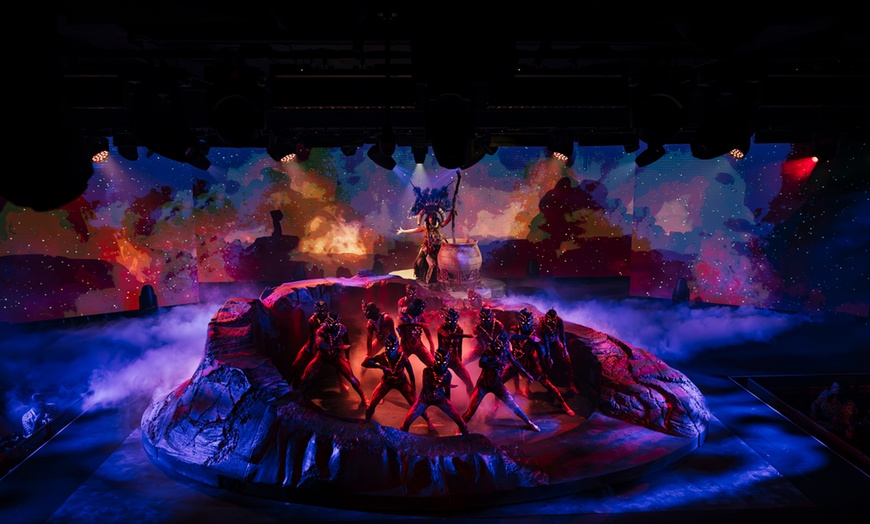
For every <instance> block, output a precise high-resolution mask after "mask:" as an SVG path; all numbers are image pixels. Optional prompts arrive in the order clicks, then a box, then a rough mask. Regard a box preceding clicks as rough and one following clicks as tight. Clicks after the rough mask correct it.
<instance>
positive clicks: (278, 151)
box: [266, 140, 310, 164]
mask: <svg viewBox="0 0 870 524" xmlns="http://www.w3.org/2000/svg"><path fill="white" fill-rule="evenodd" d="M300 152H301V153H303V154H304V155H305V158H302V155H300ZM266 153H268V154H269V156H270V157H271V158H272V160H274V161H275V162H281V163H282V164H288V163H290V162H293V161H294V160H296V161H298V162H304V161H305V160H308V153H310V149H306V148H305V147H304V146H302V144H299V143H297V142H296V141H294V140H280V141H278V142H275V143H273V144H269V145H268V146H267V147H266Z"/></svg>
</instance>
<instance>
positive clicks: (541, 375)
mask: <svg viewBox="0 0 870 524" xmlns="http://www.w3.org/2000/svg"><path fill="white" fill-rule="evenodd" d="M518 315H519V321H518V322H517V324H516V325H514V326H511V335H510V344H511V352H512V353H513V355H514V358H515V359H516V361H517V362H519V363H520V364H521V365H522V367H523V368H525V369H526V371H528V372H529V373H530V374H531V375H532V376H533V377H535V380H536V381H537V382H538V383H539V384H541V385H542V386H544V388H545V389H546V390H547V392H549V393H550V395H551V396H552V398H553V400H554V401H555V402H557V403H558V404H559V406H561V408H562V410H563V411H565V413H566V414H567V415H568V416H569V417H573V416H574V410H572V409H571V407H570V406H569V405H568V403H567V402H565V398H564V397H563V396H562V393H561V392H560V391H559V388H557V387H556V386H555V385H554V384H553V383H552V382H550V378H549V377H548V376H547V373H546V372H545V371H544V366H542V362H546V361H549V360H550V356H549V355H547V354H546V351H545V350H544V348H543V346H542V345H541V339H540V338H539V337H538V335H537V334H536V333H535V321H534V315H533V313H532V312H531V310H529V309H528V308H523V309H521V310H520V311H519V314H518ZM519 378H520V369H519V368H518V367H517V366H515V365H514V364H512V363H511V364H509V365H508V366H507V367H506V368H505V369H504V371H503V372H502V375H501V379H502V382H505V383H507V382H508V381H509V380H511V379H517V380H518V379H519ZM515 383H516V382H515ZM517 390H518V391H519V392H520V394H521V395H523V396H524V397H526V398H528V397H529V386H528V383H525V387H524V388H520V386H519V384H517ZM497 410H498V402H496V403H495V404H493V408H492V415H495V412H496V411H497Z"/></svg>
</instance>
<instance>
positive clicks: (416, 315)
mask: <svg viewBox="0 0 870 524" xmlns="http://www.w3.org/2000/svg"><path fill="white" fill-rule="evenodd" d="M425 312H426V301H425V300H423V299H422V298H420V297H417V298H415V299H414V300H412V301H411V303H410V304H409V305H407V306H405V307H404V308H403V309H402V313H401V315H400V316H399V323H398V324H397V325H396V331H397V332H398V333H399V343H400V344H401V346H402V351H404V352H405V354H406V355H408V356H409V357H410V356H411V355H415V356H416V357H417V358H419V359H420V362H422V363H423V365H424V366H431V365H432V363H433V362H435V358H434V356H433V355H432V351H433V349H434V347H435V344H434V342H433V341H432V332H431V331H430V330H429V325H428V324H427V323H426V320H425V318H424V316H423V314H424V313H425ZM424 335H425V336H426V345H424V344H423V336H424Z"/></svg>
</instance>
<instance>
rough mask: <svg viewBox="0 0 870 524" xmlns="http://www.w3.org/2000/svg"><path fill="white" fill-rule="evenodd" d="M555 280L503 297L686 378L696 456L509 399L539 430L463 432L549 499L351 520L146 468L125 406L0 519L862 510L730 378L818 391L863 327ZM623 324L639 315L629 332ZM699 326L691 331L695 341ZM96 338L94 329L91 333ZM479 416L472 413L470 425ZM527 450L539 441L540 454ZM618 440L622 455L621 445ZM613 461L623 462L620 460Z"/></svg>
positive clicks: (713, 516)
mask: <svg viewBox="0 0 870 524" xmlns="http://www.w3.org/2000/svg"><path fill="white" fill-rule="evenodd" d="M566 284H567V283H565V282H561V283H559V285H558V286H554V285H553V283H547V282H536V281H523V282H513V283H510V284H509V285H508V287H507V288H506V294H507V295H509V296H510V295H512V294H516V295H517V296H519V295H522V298H523V299H528V298H531V299H536V300H537V299H540V300H543V301H544V302H553V301H558V302H559V304H560V305H561V304H564V306H560V307H563V309H565V311H566V313H568V308H569V306H568V304H574V306H571V307H572V310H571V312H570V314H571V315H574V316H575V319H576V320H577V321H580V322H581V323H587V324H592V323H593V322H598V323H599V324H598V325H599V326H600V329H602V330H603V331H607V332H611V333H614V334H616V335H618V336H620V337H621V338H623V339H626V340H630V341H631V342H632V343H633V344H637V345H638V346H639V347H646V348H648V349H650V350H651V351H654V352H656V353H657V354H659V355H660V356H661V357H662V358H663V359H664V360H666V361H667V362H668V363H669V364H670V365H672V366H673V367H675V368H676V369H679V370H681V371H682V372H684V373H686V375H687V376H688V377H689V378H690V379H691V380H692V381H693V382H694V383H695V384H696V385H697V386H698V387H699V389H700V390H701V391H702V393H703V394H704V396H705V398H706V400H707V403H708V406H709V408H710V410H711V412H712V415H713V416H712V418H711V420H710V424H709V428H708V430H707V433H706V435H705V438H704V439H703V442H701V443H695V444H700V445H695V444H692V443H686V445H685V446H682V447H679V446H677V448H676V449H674V450H659V454H658V455H657V456H656V457H655V459H654V460H644V461H642V462H641V463H639V464H638V465H637V467H636V468H633V467H631V466H630V465H629V466H626V465H625V464H624V463H623V464H619V463H618V453H617V455H613V454H612V453H613V450H614V449H616V450H618V449H619V448H618V447H617V448H612V447H611V446H612V445H613V442H614V441H617V442H619V441H620V439H619V438H615V436H616V435H619V434H620V432H621V431H630V428H628V429H627V428H625V427H623V425H622V423H620V422H619V421H615V420H613V419H609V418H608V417H604V416H601V415H600V414H598V413H596V414H593V415H592V416H590V417H589V418H588V419H584V420H581V419H580V418H572V417H567V415H564V414H563V413H561V412H560V411H559V410H558V408H555V407H554V406H552V405H551V404H550V403H549V402H548V401H547V399H546V398H545V396H544V394H543V392H542V391H541V390H540V389H536V388H535V387H534V386H533V388H532V391H533V395H532V396H531V399H530V400H528V401H526V400H525V399H521V400H522V401H523V404H522V405H524V406H525V407H526V408H527V410H528V411H529V412H530V414H532V413H534V416H533V418H535V420H536V421H538V420H543V421H544V423H543V424H539V425H541V426H542V429H543V431H542V432H541V433H534V432H529V431H527V430H524V429H522V424H521V423H519V421H517V420H516V419H514V418H513V417H512V415H511V414H509V413H506V412H504V411H502V412H500V414H499V416H498V417H497V419H496V420H495V421H494V423H493V424H488V423H486V421H484V420H482V419H483V417H480V419H478V418H477V417H476V418H475V419H474V420H473V421H472V427H473V429H474V430H475V431H481V432H486V433H487V434H488V435H490V436H491V437H492V438H494V439H501V438H510V439H519V440H520V441H521V442H524V443H526V444H528V446H524V449H527V450H528V452H529V453H531V454H534V453H540V454H543V455H547V456H548V457H550V458H552V457H553V456H555V457H564V461H563V462H561V463H560V462H559V461H554V460H550V463H551V464H553V465H554V467H555V465H559V464H561V465H563V466H564V467H566V468H568V469H570V470H571V471H572V472H574V473H572V474H573V475H575V476H576V477H577V479H576V481H575V482H565V483H561V484H559V485H558V489H554V490H552V491H550V492H547V493H538V494H536V496H533V497H531V498H529V499H526V500H522V499H520V500H511V498H510V497H505V498H504V499H503V500H500V501H498V503H497V504H492V505H487V506H486V507H481V508H475V509H469V510H463V511H456V512H448V513H443V512H438V511H437V508H434V509H433V508H420V510H419V511H413V510H410V509H408V508H403V509H402V510H401V511H399V512H396V511H391V510H390V509H389V508H383V510H380V511H370V510H369V511H361V510H356V509H350V508H335V507H324V506H322V505H310V504H303V503H296V502H282V501H274V500H267V499H263V498H260V497H251V496H246V495H240V494H238V493H234V492H231V491H227V490H221V489H216V488H212V487H208V486H205V485H202V484H200V483H197V482H194V481H191V480H189V479H185V478H181V477H178V476H174V475H172V474H171V472H167V471H163V470H161V469H160V468H158V467H157V466H155V464H153V463H152V462H151V461H150V460H149V459H148V457H147V456H146V454H145V452H144V449H143V446H142V435H141V430H140V429H139V417H140V416H141V413H142V412H143V410H144V407H145V406H146V405H147V403H148V401H149V400H150V399H147V398H143V397H141V396H140V397H138V398H132V399H126V400H125V402H124V403H119V404H118V405H112V406H108V407H104V408H100V409H92V410H89V411H86V412H85V413H83V414H82V415H81V416H80V417H78V418H77V419H75V420H74V421H73V422H72V423H71V424H70V425H68V426H67V427H65V428H64V429H63V430H62V431H61V432H60V433H59V434H57V435H56V436H55V437H54V438H52V439H51V440H50V441H49V442H47V443H46V444H45V445H43V446H42V447H41V448H40V449H38V450H37V451H36V453H34V454H33V455H31V456H30V457H29V458H28V459H27V460H25V461H24V462H22V463H21V464H20V465H19V466H17V467H16V468H15V469H13V470H12V471H10V472H9V473H8V474H7V475H6V476H4V477H3V478H2V480H0V494H2V500H3V504H2V509H0V519H2V521H3V522H28V523H29V522H190V521H194V520H200V519H203V520H208V521H211V522H286V521H288V520H289V521H294V522H312V521H350V522H366V521H382V520H394V519H403V520H404V519H414V520H443V519H449V520H460V521H462V520H489V521H508V520H510V521H523V522H568V521H570V522H641V521H644V522H647V521H659V520H665V519H667V520H668V521H671V522H697V521H699V520H701V519H703V520H705V521H709V522H737V521H740V522H761V521H765V522H766V521H770V520H772V519H779V518H797V517H802V518H806V517H818V518H821V517H825V518H830V517H831V516H835V517H836V516H840V517H847V516H849V515H851V514H853V513H854V511H856V510H859V509H860V508H862V507H863V505H864V503H865V499H866V493H868V492H870V478H868V475H867V473H866V472H865V471H862V470H861V469H860V468H858V467H856V466H855V465H854V464H853V463H850V462H849V461H848V460H846V459H845V458H844V457H842V456H841V455H840V454H838V453H836V452H835V451H834V450H833V449H832V448H831V447H829V446H826V445H825V444H824V443H823V442H821V441H820V440H818V439H817V438H815V437H813V436H811V435H810V434H809V433H807V432H806V431H805V430H803V429H802V428H801V427H800V426H799V425H798V424H796V423H795V422H793V421H792V420H789V419H788V418H787V417H786V416H784V415H783V414H782V413H780V412H778V411H777V410H775V409H773V408H771V407H770V406H769V405H768V404H765V403H764V402H762V401H761V400H760V399H759V398H758V396H756V395H755V394H753V393H752V392H750V391H748V390H747V389H745V388H744V387H743V386H742V385H741V383H740V382H741V380H734V378H733V377H746V376H752V375H772V374H773V375H820V380H821V381H825V380H827V378H826V377H825V376H824V375H826V374H838V373H844V372H849V373H867V372H870V362H868V359H870V357H868V352H867V351H866V348H867V345H866V341H867V340H870V336H868V326H867V322H866V319H854V318H828V319H807V318H798V317H796V316H794V315H788V314H780V313H770V312H747V311H745V310H739V309H735V308H728V307H702V306H695V305H687V304H672V303H670V302H665V301H655V300H652V301H650V300H638V299H631V298H627V293H626V291H627V282H626V281H622V280H606V281H572V282H571V283H570V285H566ZM183 307H186V306H183ZM173 309H178V308H173ZM173 314H177V313H176V312H173V311H165V312H161V313H160V318H159V319H158V320H156V321H157V322H160V321H164V320H166V321H168V319H169V318H170V316H171V315H173ZM638 319H643V320H642V322H640V323H642V324H644V325H643V326H641V325H639V324H640V323H639V322H638ZM627 325H631V326H633V327H626V326H627ZM699 326H703V327H704V329H703V330H702V331H700V332H699V331H698V329H699ZM765 326H767V327H766V328H765ZM109 329H111V326H109V325H106V326H104V329H103V331H106V330H109ZM765 329H766V331H765ZM690 333H695V334H694V335H693V340H687V339H686V338H685V337H688V336H689V334H690ZM832 333H835V334H836V335H835V336H833V335H832ZM680 337H683V339H682V342H680ZM820 348H823V349H820ZM94 351H97V350H96V349H94ZM822 351H823V353H822ZM369 374H373V373H369ZM374 378H375V377H372V376H367V377H365V380H373V379H374ZM355 400H356V395H355V394H354V393H353V392H352V391H351V393H350V394H348V395H346V396H345V395H344V394H341V393H339V392H337V391H335V392H333V393H329V392H326V394H325V395H324V402H335V403H337V405H341V404H345V405H346V408H347V409H350V410H352V404H354V403H355ZM405 410H406V405H404V402H403V401H402V400H401V398H400V397H399V396H398V395H395V394H393V393H391V395H390V396H389V397H388V398H387V400H386V401H385V403H384V404H383V405H381V406H379V408H378V410H377V411H376V417H375V418H376V420H378V422H379V423H381V424H385V425H388V426H389V425H393V424H396V421H397V420H398V418H399V417H400V416H403V415H404V412H405ZM431 411H436V413H435V414H434V415H435V417H433V418H436V419H437V421H438V425H437V430H438V432H439V434H440V433H441V432H442V431H443V432H444V433H445V434H448V435H452V434H453V433H455V428H454V427H453V426H452V423H451V422H450V421H449V420H447V419H446V418H441V417H440V416H439V415H438V414H437V410H431V409H430V412H431ZM483 414H484V409H483V408H482V409H481V411H479V412H478V415H483ZM577 427H582V428H583V429H584V431H583V432H580V433H582V434H583V439H586V440H583V441H582V446H585V447H579V448H578V447H577V444H578V443H579V442H581V441H580V440H579V438H580V437H576V439H577V440H574V441H573V442H561V444H563V445H565V446H566V447H565V448H564V449H560V448H558V447H557V446H553V445H552V444H554V443H560V440H559V435H561V434H565V433H572V434H573V433H578V432H576V429H577ZM411 431H412V432H413V433H419V434H426V429H425V425H424V424H423V421H422V420H419V419H418V420H417V423H416V425H415V426H414V427H412V430H411ZM542 441H547V442H548V444H547V445H541V442H542ZM605 441H606V443H607V444H608V445H607V446H605V449H609V450H610V452H609V454H608V455H597V454H596V451H597V450H598V449H597V448H598V444H600V443H602V442H605ZM623 441H624V442H626V443H627V444H630V445H631V446H634V447H635V448H636V446H637V440H636V439H623ZM615 456H616V457H617V459H614V457H615ZM624 456H626V457H631V456H636V454H634V453H632V452H626V453H624ZM548 460H549V459H548ZM572 461H575V462H572ZM577 461H579V462H577ZM608 467H612V468H613V469H612V470H608V469H607V468H608ZM596 468H598V469H597V470H596ZM583 472H585V473H583ZM592 472H594V473H592ZM519 498H520V497H518V499H519Z"/></svg>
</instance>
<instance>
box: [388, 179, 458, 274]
mask: <svg viewBox="0 0 870 524" xmlns="http://www.w3.org/2000/svg"><path fill="white" fill-rule="evenodd" d="M456 185H457V188H458V186H459V181H458V180H457V183H456ZM449 189H450V186H444V187H441V188H425V189H422V190H421V189H420V188H418V187H416V186H414V193H415V194H416V195H417V198H416V199H415V201H414V205H413V206H411V209H410V211H409V213H408V216H410V217H416V219H417V227H414V228H410V229H403V228H399V229H397V230H396V233H397V234H399V235H402V234H406V233H423V242H422V244H421V245H420V250H419V251H418V252H417V258H416V260H415V261H414V277H415V278H416V279H417V280H418V281H420V282H423V283H426V284H434V283H437V282H438V252H439V251H440V250H441V243H442V242H443V241H444V235H443V233H442V232H441V229H442V228H443V227H444V226H446V225H447V224H449V223H450V222H451V221H452V220H453V218H454V215H455V209H454V206H453V204H454V202H453V201H451V200H450V195H449ZM453 200H454V201H455V194H454V199H453Z"/></svg>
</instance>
